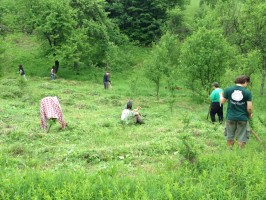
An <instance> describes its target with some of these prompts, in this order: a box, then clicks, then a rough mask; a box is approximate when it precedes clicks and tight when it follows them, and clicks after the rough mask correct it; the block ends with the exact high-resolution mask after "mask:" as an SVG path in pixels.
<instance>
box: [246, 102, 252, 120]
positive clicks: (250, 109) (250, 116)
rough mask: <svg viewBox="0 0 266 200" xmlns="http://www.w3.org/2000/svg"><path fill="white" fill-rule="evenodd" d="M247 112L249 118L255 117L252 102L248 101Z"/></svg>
mask: <svg viewBox="0 0 266 200" xmlns="http://www.w3.org/2000/svg"><path fill="white" fill-rule="evenodd" d="M247 111H248V116H249V118H252V117H253V113H252V112H253V109H252V101H247Z"/></svg>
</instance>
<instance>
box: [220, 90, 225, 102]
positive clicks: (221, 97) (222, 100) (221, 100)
mask: <svg viewBox="0 0 266 200" xmlns="http://www.w3.org/2000/svg"><path fill="white" fill-rule="evenodd" d="M226 100H227V99H226V98H224V95H223V92H221V93H220V103H221V104H224V103H225V102H226Z"/></svg>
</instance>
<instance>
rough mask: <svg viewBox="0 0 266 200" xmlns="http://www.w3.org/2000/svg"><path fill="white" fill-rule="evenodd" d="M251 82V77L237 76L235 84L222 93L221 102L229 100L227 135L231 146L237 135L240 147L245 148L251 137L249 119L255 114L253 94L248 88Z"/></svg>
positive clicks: (228, 144) (228, 143)
mask: <svg viewBox="0 0 266 200" xmlns="http://www.w3.org/2000/svg"><path fill="white" fill-rule="evenodd" d="M249 83H250V78H249V77H248V76H246V75H241V76H239V77H237V78H236V80H235V86H232V87H228V88H226V89H225V90H224V93H223V94H221V103H222V104H223V103H225V102H226V101H227V102H228V107H227V113H226V128H225V136H226V139H227V146H228V147H230V148H232V147H233V145H234V141H235V137H237V141H238V146H239V147H240V148H243V147H244V146H245V144H246V143H247V141H248V139H249V131H248V130H249V123H248V120H249V118H251V117H252V116H253V114H252V94H251V92H250V91H249V90H248V89H246V87H247V85H248V84H249Z"/></svg>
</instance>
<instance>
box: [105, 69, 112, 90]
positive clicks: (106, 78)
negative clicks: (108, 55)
mask: <svg viewBox="0 0 266 200" xmlns="http://www.w3.org/2000/svg"><path fill="white" fill-rule="evenodd" d="M110 83H111V81H110V72H106V73H105V74H104V76H103V85H104V89H108V88H109V84H110Z"/></svg>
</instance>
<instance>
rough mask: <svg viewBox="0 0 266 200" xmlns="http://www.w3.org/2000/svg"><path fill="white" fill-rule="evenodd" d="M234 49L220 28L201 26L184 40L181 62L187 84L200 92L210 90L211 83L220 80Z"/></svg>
mask: <svg viewBox="0 0 266 200" xmlns="http://www.w3.org/2000/svg"><path fill="white" fill-rule="evenodd" d="M232 54H234V50H233V49H232V48H231V47H230V45H229V44H228V43H227V41H226V40H225V38H224V37H223V35H222V32H221V31H220V30H207V29H206V28H200V29H199V30H198V31H197V32H195V33H194V34H193V35H191V36H190V37H189V38H187V40H186V41H185V42H184V44H183V46H182V49H181V63H182V66H183V73H184V76H186V83H187V85H188V86H189V87H190V88H191V89H192V90H193V91H194V92H197V93H199V94H202V90H205V91H207V92H210V83H212V82H214V81H218V82H219V81H220V80H221V76H222V75H223V74H224V72H225V70H226V68H227V67H228V62H229V60H230V58H231V56H232Z"/></svg>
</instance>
